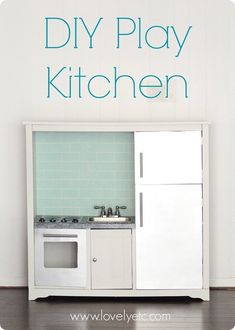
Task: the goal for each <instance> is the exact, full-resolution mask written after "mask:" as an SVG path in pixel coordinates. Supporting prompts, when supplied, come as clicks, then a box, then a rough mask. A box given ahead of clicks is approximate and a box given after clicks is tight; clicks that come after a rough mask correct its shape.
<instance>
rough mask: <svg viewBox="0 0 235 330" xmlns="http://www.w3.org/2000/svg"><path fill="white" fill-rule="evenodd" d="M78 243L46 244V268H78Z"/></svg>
mask: <svg viewBox="0 0 235 330" xmlns="http://www.w3.org/2000/svg"><path fill="white" fill-rule="evenodd" d="M77 251H78V246H77V243H76V242H44V267H45V268H77V267H78V264H77V254H78V252H77Z"/></svg>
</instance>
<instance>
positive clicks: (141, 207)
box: [140, 192, 144, 227]
mask: <svg viewBox="0 0 235 330" xmlns="http://www.w3.org/2000/svg"><path fill="white" fill-rule="evenodd" d="M143 226H144V219H143V193H142V192H141V193H140V227H143Z"/></svg>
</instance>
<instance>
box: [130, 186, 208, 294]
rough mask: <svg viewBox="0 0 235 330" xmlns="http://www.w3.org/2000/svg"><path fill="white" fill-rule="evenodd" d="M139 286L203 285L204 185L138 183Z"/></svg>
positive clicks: (184, 287) (137, 280) (137, 250)
mask: <svg viewBox="0 0 235 330" xmlns="http://www.w3.org/2000/svg"><path fill="white" fill-rule="evenodd" d="M136 221H137V228H136V283H137V289H196V288H202V187H201V185H168V186H164V185H163V186H160V185H159V186H153V185H149V186H138V187H137V190H136Z"/></svg>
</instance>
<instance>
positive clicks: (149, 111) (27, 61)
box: [0, 0, 235, 286]
mask: <svg viewBox="0 0 235 330" xmlns="http://www.w3.org/2000/svg"><path fill="white" fill-rule="evenodd" d="M45 16H62V17H65V18H66V17H67V18H68V19H69V18H72V17H74V16H83V17H84V18H87V19H88V21H89V22H90V23H92V22H93V20H95V19H97V17H99V16H103V17H104V19H105V22H106V23H105V24H106V25H105V26H106V28H105V29H104V30H103V34H101V35H100V36H99V37H98V39H97V48H96V50H92V51H88V50H87V49H85V48H83V49H80V50H79V51H78V50H73V49H72V48H67V49H61V50H57V51H54V52H53V51H50V50H46V49H44V17H45ZM117 16H131V17H142V18H143V19H144V22H145V23H144V24H146V26H147V24H150V23H152V24H163V25H168V24H169V25H175V26H177V27H178V29H179V31H181V32H182V33H183V32H184V31H185V27H187V26H188V25H193V30H192V35H191V39H190V42H189V43H188V44H187V45H185V49H184V52H183V53H182V55H181V57H180V60H176V59H174V58H173V57H171V56H170V54H171V52H170V51H169V53H168V52H164V51H163V52H156V53H155V52H154V51H149V50H147V49H143V50H139V51H138V50H136V48H134V43H133V42H129V44H127V45H126V47H125V50H124V49H123V50H120V51H117V50H115V49H114V44H113V43H112V41H111V40H113V38H112V36H113V34H114V30H113V28H110V26H112V22H113V20H114V19H115V18H116V17H117ZM58 33H59V31H58ZM234 35H235V5H234V4H233V3H232V2H230V1H229V0H180V1H178V0H146V1H141V0H130V1H125V0H117V1H109V0H99V1H91V0H86V1H85V0H71V1H65V0H64V1H57V0H51V1H47V0H41V1H32V0H22V1H17V0H5V1H4V2H3V3H2V4H1V5H0V59H1V61H0V110H1V111H0V116H1V120H0V157H1V161H0V166H1V170H0V182H1V189H0V205H1V208H0V210H1V219H0V223H1V227H0V228H1V230H0V265H1V267H0V285H12V286H14V285H26V283H27V282H26V281H27V270H26V196H25V195H26V192H25V146H24V143H25V141H24V129H23V126H22V122H23V121H25V120H27V121H30V120H34V121H40V120H44V121H49V120H53V121H63V120H65V121H168V120H171V121H180V120H183V121H188V120H189V121H192V120H209V121H210V122H211V133H210V139H211V143H210V148H211V149H210V196H211V201H210V202H211V206H210V214H211V219H210V224H211V230H210V232H211V239H210V241H211V285H213V286H216V285H217V286H226V285H227V286H235V262H234V259H235V258H234V255H235V253H234V252H235V241H234V237H233V236H234V234H233V233H234V231H235V221H234V201H233V197H234V196H235V191H234V187H235V173H234V168H235V158H234V139H235V133H234V131H235V130H234V129H235V120H234V119H235V118H234V110H235V109H234V106H235V100H234V94H235V82H234V78H233V74H234V72H235V42H234ZM97 36H98V34H97ZM107 40H109V42H107ZM69 64H71V65H74V66H75V65H77V66H78V65H81V66H83V67H84V68H86V71H87V73H99V72H100V71H106V72H107V73H108V72H109V70H110V68H112V67H113V66H114V65H117V66H119V68H120V70H122V71H123V73H125V72H126V73H132V74H133V75H135V76H136V77H137V76H138V75H144V74H147V73H156V74H157V73H159V74H160V75H163V74H166V73H175V72H180V73H182V74H184V75H185V76H189V81H190V97H189V99H188V100H184V99H183V98H182V97H181V95H180V88H179V86H177V92H175V93H174V95H173V96H172V98H171V99H170V100H169V101H167V102H166V101H164V100H151V101H149V100H147V99H144V98H138V99H136V100H133V99H132V98H130V96H129V95H128V91H127V88H126V87H125V86H124V87H123V88H122V90H121V96H120V97H119V98H118V99H117V100H114V99H112V98H107V99H103V100H94V99H91V98H88V97H87V98H85V99H82V100H77V99H72V100H65V99H62V98H60V97H53V98H52V99H47V98H46V92H47V91H46V71H45V67H46V66H47V65H58V66H61V65H69Z"/></svg>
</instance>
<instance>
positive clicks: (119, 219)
mask: <svg viewBox="0 0 235 330" xmlns="http://www.w3.org/2000/svg"><path fill="white" fill-rule="evenodd" d="M89 221H94V222H130V221H131V218H128V217H91V218H89Z"/></svg>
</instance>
